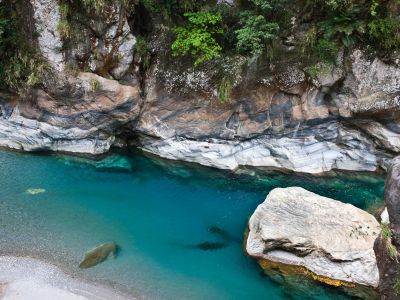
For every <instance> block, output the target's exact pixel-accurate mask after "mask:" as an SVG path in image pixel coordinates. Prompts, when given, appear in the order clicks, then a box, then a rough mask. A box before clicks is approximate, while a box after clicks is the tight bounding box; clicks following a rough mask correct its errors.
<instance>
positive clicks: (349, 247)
mask: <svg viewBox="0 0 400 300" xmlns="http://www.w3.org/2000/svg"><path fill="white" fill-rule="evenodd" d="M379 232H380V227H379V223H378V222H377V221H376V219H375V218H374V217H373V216H372V215H370V214H368V213H367V212H365V211H363V210H361V209H358V208H357V207H355V206H353V205H351V204H345V203H342V202H339V201H336V200H333V199H329V198H326V197H322V196H319V195H317V194H314V193H312V192H309V191H307V190H305V189H303V188H299V187H290V188H276V189H274V190H272V191H271V192H270V193H269V195H268V197H267V199H266V200H265V201H264V203H262V204H260V205H259V206H258V207H257V209H256V211H255V212H254V214H253V215H252V216H251V218H250V221H249V234H248V239H247V243H246V250H247V253H248V254H249V255H250V256H252V257H254V258H256V259H257V260H258V261H259V262H260V264H261V266H263V265H264V266H265V265H266V264H265V262H272V263H280V264H283V265H290V266H295V267H298V268H299V270H303V272H302V273H305V274H308V275H311V276H312V277H313V278H314V279H316V280H319V281H322V282H325V283H328V284H332V285H336V286H340V285H344V286H355V285H363V286H370V287H374V288H376V287H377V286H378V283H379V274H378V268H377V264H376V259H375V254H374V250H373V245H374V241H375V239H376V237H377V236H378V234H379ZM263 262H264V263H263Z"/></svg>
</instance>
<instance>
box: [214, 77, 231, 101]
mask: <svg viewBox="0 0 400 300" xmlns="http://www.w3.org/2000/svg"><path fill="white" fill-rule="evenodd" d="M232 88H233V83H232V80H231V79H230V78H229V77H228V76H224V77H223V78H222V80H221V82H220V83H219V85H218V90H217V92H218V99H219V100H220V101H221V102H229V101H230V100H231V97H232Z"/></svg>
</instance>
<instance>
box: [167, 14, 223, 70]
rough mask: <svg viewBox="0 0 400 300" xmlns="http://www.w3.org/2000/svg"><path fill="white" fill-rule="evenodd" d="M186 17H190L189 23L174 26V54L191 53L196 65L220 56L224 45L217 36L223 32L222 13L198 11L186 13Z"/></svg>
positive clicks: (183, 54)
mask: <svg viewBox="0 0 400 300" xmlns="http://www.w3.org/2000/svg"><path fill="white" fill-rule="evenodd" d="M185 17H187V18H188V20H189V24H188V25H186V26H182V27H176V28H174V32H175V33H176V39H175V42H174V43H173V44H172V51H173V55H174V56H179V55H182V56H185V55H188V54H190V55H192V56H193V57H194V58H195V60H194V65H195V66H196V65H198V64H200V63H202V62H204V61H206V60H209V59H214V58H218V57H220V56H221V50H222V47H221V46H220V45H219V44H218V42H217V41H216V39H215V36H216V35H218V34H222V33H223V30H222V28H221V26H220V23H221V20H222V17H221V15H220V14H215V13H211V12H197V13H185Z"/></svg>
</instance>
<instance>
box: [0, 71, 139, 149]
mask: <svg viewBox="0 0 400 300" xmlns="http://www.w3.org/2000/svg"><path fill="white" fill-rule="evenodd" d="M68 86H69V88H70V90H68V91H67V92H65V93H66V94H67V95H66V96H65V95H63V94H62V93H60V94H58V95H55V97H57V98H55V97H52V96H51V95H49V94H48V93H46V92H45V91H43V90H37V91H35V93H34V95H33V97H34V100H33V101H34V102H35V105H34V106H33V105H32V104H31V103H30V102H29V101H24V102H13V101H11V100H12V98H10V97H3V98H1V97H0V111H1V113H0V146H2V147H8V148H12V149H17V150H24V151H39V150H51V151H63V152H75V153H88V154H100V153H104V152H107V151H108V150H109V149H110V147H111V145H112V144H113V142H114V140H115V135H116V134H118V130H119V129H120V128H121V127H123V126H128V127H129V124H130V123H132V122H134V121H135V119H136V118H137V117H138V115H139V111H140V104H141V98H140V96H139V88H138V87H137V86H127V85H121V84H119V83H118V82H117V81H114V80H109V79H105V78H103V77H100V76H97V75H95V74H92V73H81V74H80V75H79V76H78V77H77V78H69V82H68ZM94 86H95V87H96V90H94Z"/></svg>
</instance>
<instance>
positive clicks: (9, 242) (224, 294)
mask: <svg viewBox="0 0 400 300" xmlns="http://www.w3.org/2000/svg"><path fill="white" fill-rule="evenodd" d="M286 186H302V187H304V188H306V189H309V190H311V191H313V192H316V193H318V194H321V195H324V196H328V197H332V198H335V199H338V200H341V201H344V202H350V203H353V204H354V205H356V206H358V207H360V208H363V209H370V210H371V209H374V208H375V207H377V206H379V205H380V204H381V201H382V200H381V199H382V194H383V177H381V176H378V175H376V174H357V175H354V174H336V175H330V176H322V177H321V176H318V177H316V176H310V175H308V176H307V175H293V174H285V173H281V172H277V171H274V172H271V171H269V172H266V171H260V170H254V169H242V170H240V171H238V172H235V173H234V172H226V171H221V170H215V169H211V168H205V167H200V166H194V165H189V164H183V163H176V162H170V161H165V160H161V159H157V158H154V157H152V158H149V157H146V156H144V155H143V154H140V153H130V154H126V155H124V154H112V155H110V156H108V157H106V158H104V159H102V160H97V161H94V160H90V159H84V158H77V157H71V156H61V155H39V154H21V153H13V152H7V151H0V245H1V247H0V248H1V250H0V254H10V253H11V254H19V255H31V256H34V257H40V258H45V259H47V260H50V261H52V262H54V263H58V264H59V265H61V266H63V267H64V268H66V269H68V271H69V272H72V273H75V274H76V275H77V276H83V277H86V278H88V279H95V280H97V281H100V282H106V283H109V284H112V285H114V286H117V287H121V288H124V289H127V290H128V291H130V292H131V293H132V294H133V295H135V296H136V297H139V298H147V299H350V298H349V296H346V294H344V293H342V292H341V291H340V290H339V289H336V288H329V287H325V286H323V285H321V284H317V283H313V282H311V281H309V280H306V279H304V278H297V279H295V280H286V279H285V278H280V277H279V276H275V277H274V278H273V279H271V278H270V277H268V276H265V275H264V273H263V272H262V271H261V269H260V268H259V267H258V265H257V264H256V263H255V262H254V261H253V260H252V259H250V258H248V257H246V256H245V255H244V254H243V250H242V240H243V233H244V231H245V228H246V222H247V220H248V218H249V216H250V215H251V214H252V212H253V211H254V209H255V208H256V207H257V205H258V204H260V203H261V202H262V201H263V200H264V199H265V197H266V195H267V194H268V192H269V191H270V190H271V189H273V188H275V187H286ZM28 189H44V190H45V192H43V193H37V194H31V193H28V192H27V190H28ZM31 191H32V190H31ZM210 228H211V229H210ZM212 228H214V229H215V228H218V230H220V231H223V233H224V234H218V233H216V232H215V230H214V231H213V230H212ZM218 230H217V231H218ZM110 240H113V241H115V242H116V243H117V244H118V245H119V246H120V251H119V253H118V256H117V258H116V259H110V260H108V261H106V262H104V263H102V264H100V265H97V266H96V267H94V268H91V269H86V270H79V269H78V268H77V265H78V264H79V261H80V260H81V258H82V257H83V255H84V253H85V252H86V251H87V250H88V249H91V248H92V247H93V246H96V245H98V244H100V243H103V242H106V241H110ZM210 243H217V245H220V246H221V247H222V248H220V249H208V250H207V249H206V248H207V247H206V246H207V245H210ZM205 245H206V246H205Z"/></svg>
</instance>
